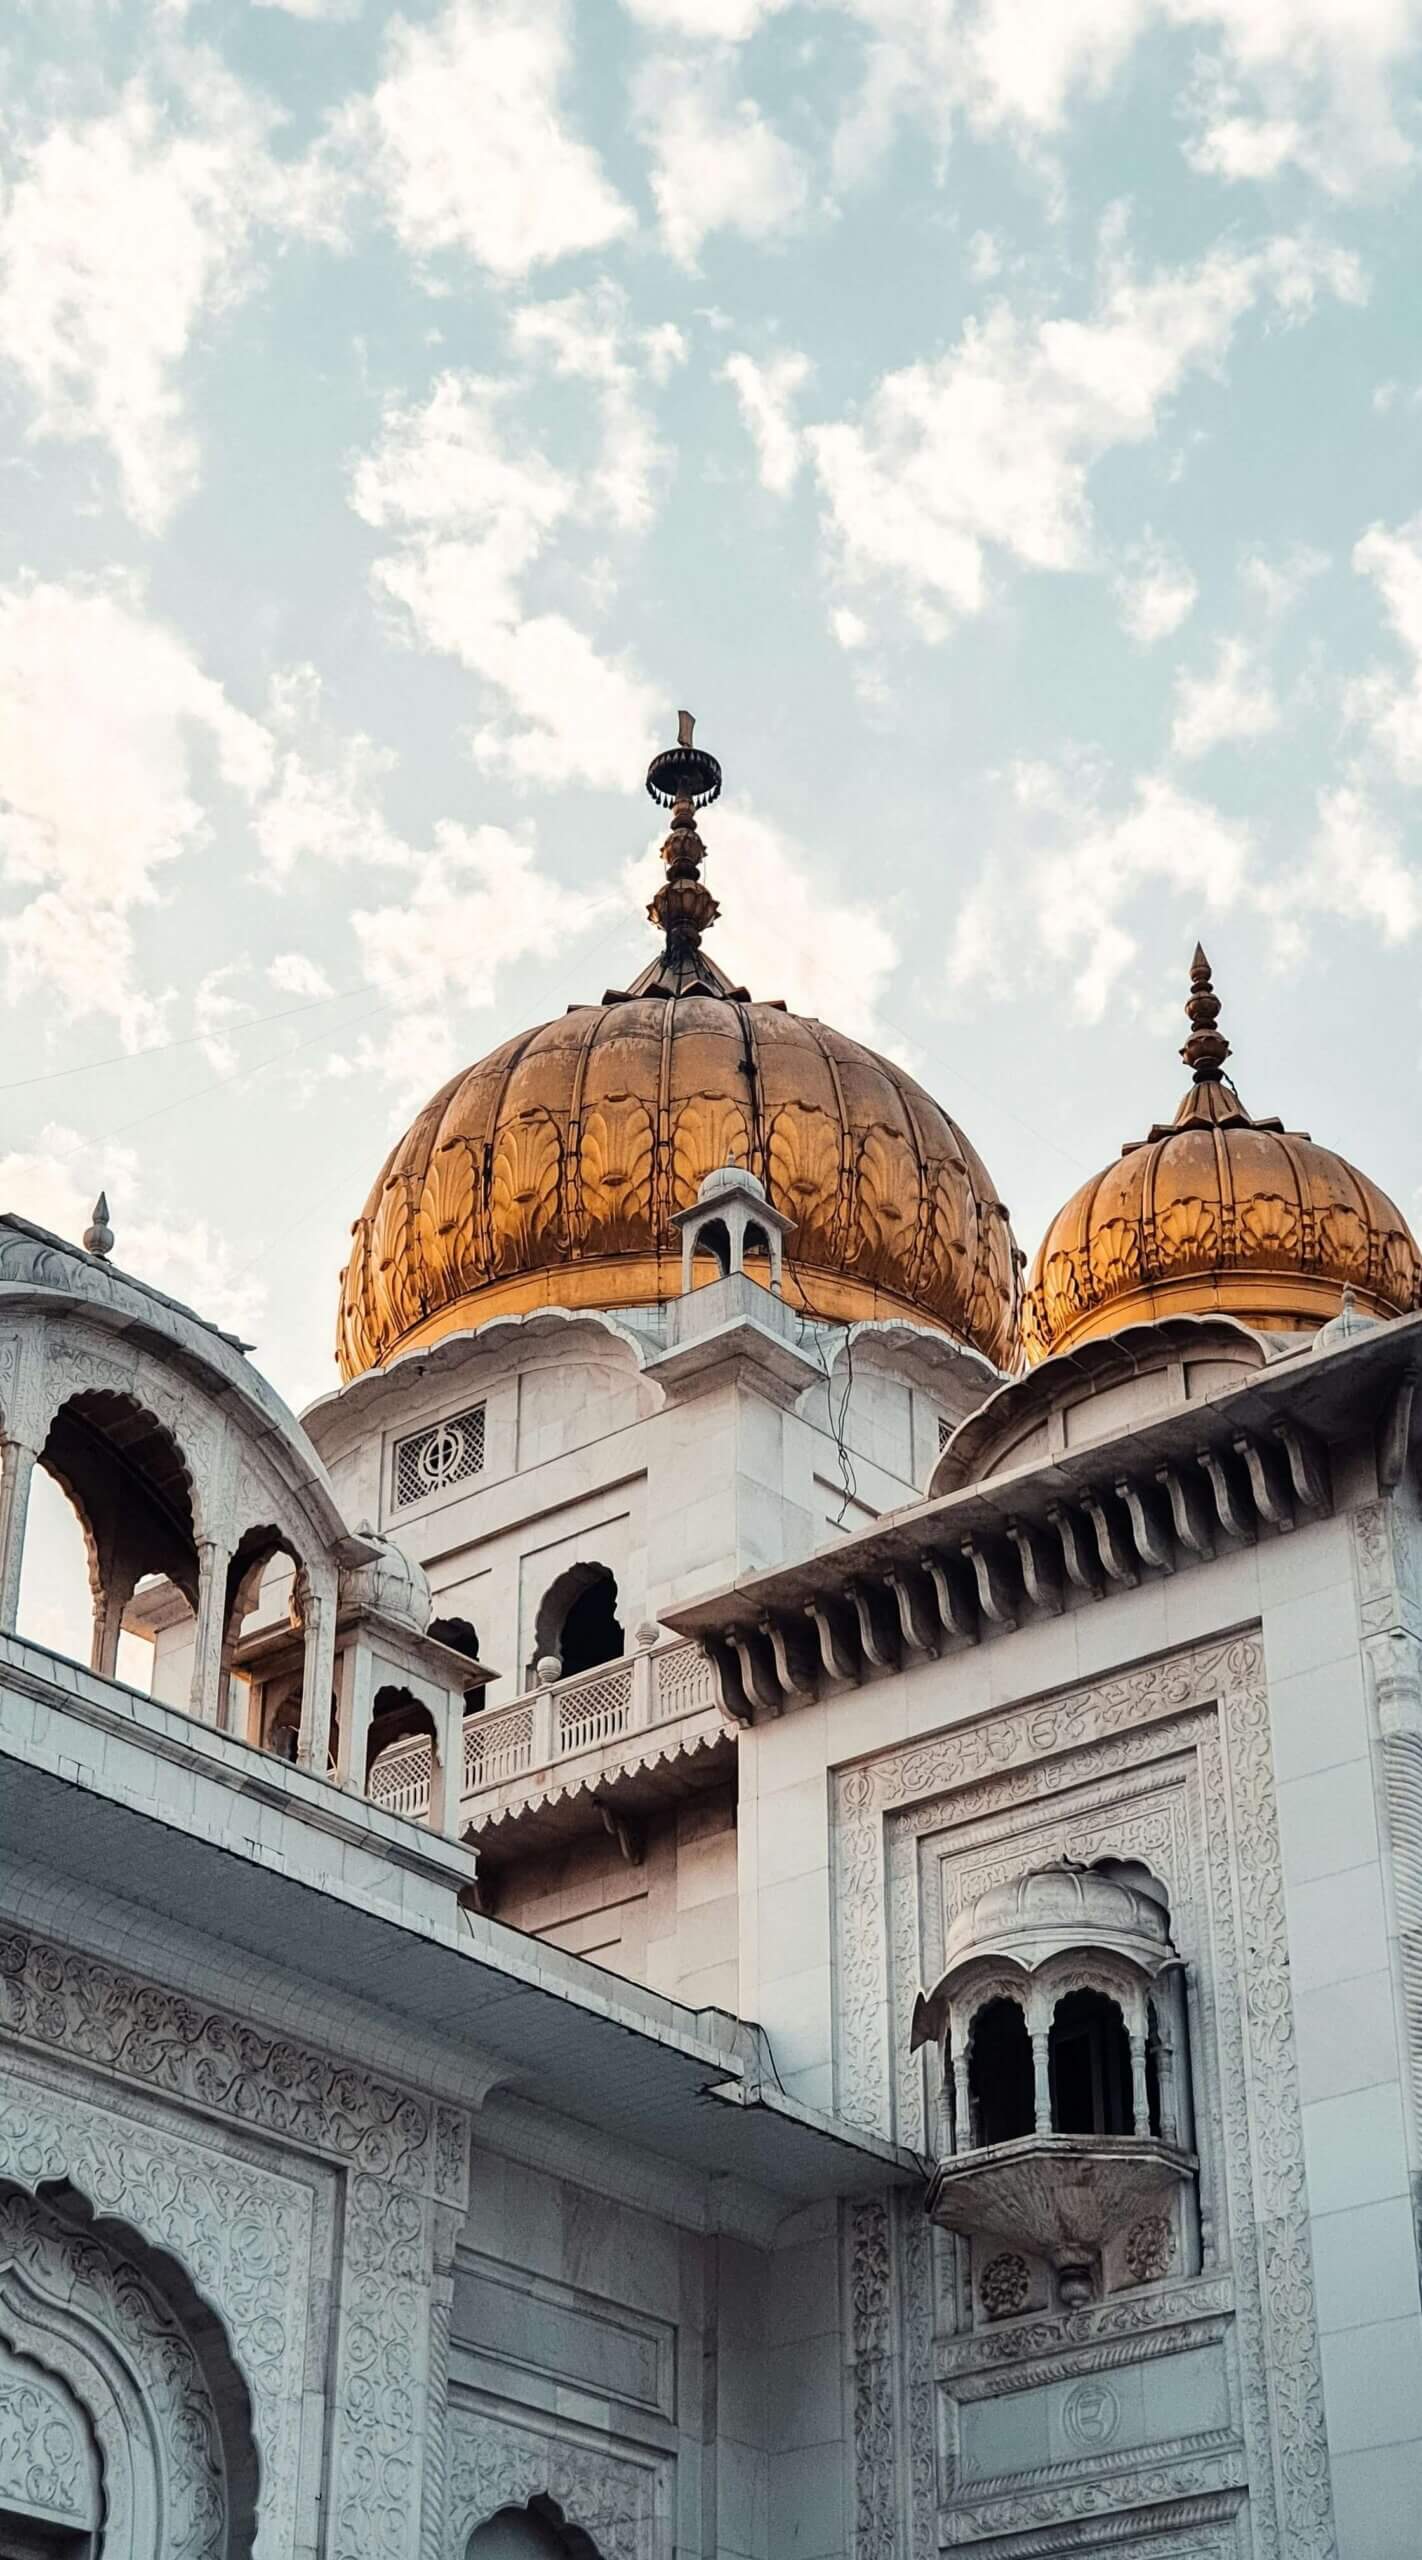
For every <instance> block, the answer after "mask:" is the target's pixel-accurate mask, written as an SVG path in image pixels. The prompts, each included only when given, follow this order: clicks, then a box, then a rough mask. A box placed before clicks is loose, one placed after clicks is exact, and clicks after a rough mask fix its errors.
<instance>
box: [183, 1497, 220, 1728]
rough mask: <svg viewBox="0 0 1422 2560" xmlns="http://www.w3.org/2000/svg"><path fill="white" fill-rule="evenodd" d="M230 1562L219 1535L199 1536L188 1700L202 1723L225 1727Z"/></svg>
mask: <svg viewBox="0 0 1422 2560" xmlns="http://www.w3.org/2000/svg"><path fill="white" fill-rule="evenodd" d="M229 1562H230V1558H229V1556H228V1552H227V1549H226V1547H225V1546H222V1545H221V1544H220V1543H219V1542H218V1540H217V1539H216V1538H202V1539H200V1540H199V1542H198V1599H197V1626H196V1629H195V1631H194V1636H193V1682H192V1691H191V1694H190V1698H189V1704H190V1706H191V1708H192V1712H193V1714H194V1715H195V1716H196V1718H197V1720H198V1722H199V1724H215V1725H221V1726H223V1727H225V1726H226V1723H227V1682H226V1679H225V1678H224V1673H223V1659H222V1656H223V1643H224V1638H225V1636H226V1632H227V1628H226V1618H227V1568H228V1564H229Z"/></svg>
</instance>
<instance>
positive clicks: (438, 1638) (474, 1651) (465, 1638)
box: [425, 1618, 479, 1662]
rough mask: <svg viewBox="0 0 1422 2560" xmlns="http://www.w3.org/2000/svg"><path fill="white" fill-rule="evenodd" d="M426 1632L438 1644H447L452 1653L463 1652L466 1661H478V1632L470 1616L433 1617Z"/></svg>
mask: <svg viewBox="0 0 1422 2560" xmlns="http://www.w3.org/2000/svg"><path fill="white" fill-rule="evenodd" d="M425 1632H426V1634H427V1635H432V1636H433V1637H434V1640H435V1643H436V1644H447V1645H448V1647H449V1649H450V1652H451V1653H462V1654H463V1656H464V1658H465V1660H466V1662H477V1661H478V1659H479V1637H478V1632H477V1630H476V1628H475V1627H474V1626H473V1625H472V1623H471V1622H470V1620H469V1619H468V1618H431V1620H430V1623H429V1626H428V1627H427V1629H426V1631H425Z"/></svg>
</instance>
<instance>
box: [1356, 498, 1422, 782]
mask: <svg viewBox="0 0 1422 2560" xmlns="http://www.w3.org/2000/svg"><path fill="white" fill-rule="evenodd" d="M1353 566H1354V568H1355V569H1356V570H1357V571H1358V572H1359V574H1360V575H1361V576H1362V577H1365V578H1371V579H1372V580H1373V582H1374V584H1375V585H1376V587H1377V589H1378V593H1379V596H1380V598H1381V600H1382V606H1383V611H1384V613H1385V614H1386V616H1387V619H1388V621H1389V622H1390V623H1391V625H1392V628H1393V631H1394V633H1395V634H1396V636H1397V639H1398V641H1399V642H1400V644H1401V646H1402V649H1403V652H1404V654H1405V657H1406V659H1407V660H1408V661H1409V663H1408V664H1407V665H1406V666H1405V667H1404V669H1403V670H1402V671H1401V672H1400V673H1394V672H1393V671H1391V670H1389V669H1384V668H1378V669H1377V670H1376V671H1375V672H1374V673H1373V674H1372V675H1370V676H1365V677H1363V678H1361V679H1360V680H1359V681H1358V682H1357V683H1356V684H1354V685H1352V686H1350V688H1349V694H1348V709H1349V713H1350V715H1351V717H1352V718H1353V719H1355V720H1357V721H1361V722H1363V723H1365V724H1366V726H1367V727H1368V728H1369V729H1370V730H1371V731H1372V735H1373V738H1374V741H1375V743H1376V744H1377V745H1378V746H1379V747H1380V748H1381V749H1382V752H1383V753H1384V755H1385V756H1386V757H1387V758H1388V760H1389V762H1390V763H1391V764H1393V765H1394V766H1395V767H1396V770H1397V772H1398V774H1399V776H1400V777H1401V779H1402V780H1403V781H1404V782H1422V516H1413V517H1412V518H1411V520H1410V521H1409V522H1408V523H1406V524H1401V525H1384V524H1375V525H1371V526H1370V527H1369V529H1368V531H1367V532H1366V533H1365V534H1364V535H1363V537H1362V540H1361V541H1360V542H1359V543H1357V545H1356V546H1355V548H1354V552H1353Z"/></svg>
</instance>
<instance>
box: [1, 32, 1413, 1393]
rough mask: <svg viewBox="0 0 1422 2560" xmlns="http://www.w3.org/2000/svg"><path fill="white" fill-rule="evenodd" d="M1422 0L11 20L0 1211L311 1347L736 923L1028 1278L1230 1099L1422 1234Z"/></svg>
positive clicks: (773, 991)
mask: <svg viewBox="0 0 1422 2560" xmlns="http://www.w3.org/2000/svg"><path fill="white" fill-rule="evenodd" d="M1419 55H1422V0H1073V5H1071V6H1065V5H1063V0H621V5H618V0H581V6H578V7H574V6H571V5H569V6H563V5H560V4H559V0H408V5H407V6H405V7H404V8H392V7H390V6H388V5H387V0H186V5H185V4H184V0H9V5H8V6H7V7H6V9H5V10H4V12H3V26H2V27H0V464H3V477H0V870H2V871H3V890H0V970H3V974H4V982H5V991H6V997H7V1002H6V1005H5V1014H4V1031H3V1055H0V1087H2V1088H3V1105H4V1121H3V1130H2V1131H0V1154H2V1155H3V1164H0V1173H3V1181H0V1205H3V1206H5V1207H13V1208H14V1209H17V1210H19V1211H21V1212H24V1213H25V1214H27V1215H29V1216H31V1217H34V1218H36V1219H39V1220H41V1221H43V1222H45V1223H48V1224H51V1225H54V1226H57V1227H59V1228H61V1229H62V1230H64V1231H65V1232H67V1233H77V1232H78V1231H79V1230H80V1228H82V1225H83V1223H84V1219H85V1216H86V1213H87V1210H88V1206H89V1203H90V1200H91V1199H92V1196H93V1193H94V1190H95V1188H96V1187H97V1185H98V1183H99V1182H100V1181H103V1182H105V1183H106V1184H107V1187H108V1190H109V1195H110V1200H111V1204H112V1213H113V1221H114V1225H115V1227H116V1229H117V1232H118V1258H119V1259H120V1260H121V1261H124V1262H126V1263H128V1264H129V1265H130V1266H131V1267H132V1268H133V1269H135V1270H137V1271H139V1272H141V1273H143V1274H145V1275H146V1276H148V1277H150V1278H152V1279H154V1280H155V1281H158V1282H160V1283H161V1284H163V1285H165V1286H167V1287H170V1288H172V1289H174V1290H176V1291H177V1292H178V1293H179V1294H180V1295H182V1296H184V1297H187V1298H190V1299H191V1300H192V1301H193V1302H194V1303H195V1304H196V1305H198V1306H199V1307H200V1308H201V1309H203V1310H204V1311H205V1312H207V1313H209V1314H211V1315H213V1316H215V1317H216V1318H218V1319H219V1320H221V1321H224V1322H227V1323H232V1324H235V1325H237V1326H239V1327H240V1328H241V1329H242V1330H243V1331H244V1332H246V1333H247V1334H248V1335H250V1336H251V1337H252V1338H253V1339H254V1340H255V1341H256V1342H257V1343H258V1345H259V1356H260V1357H261V1359H262V1361H263V1364H264V1365H265V1366H266V1367H267V1369H268V1370H269V1371H270V1373H271V1374H272V1376H273V1377H274V1378H275V1380H276V1382H277V1383H278V1385H279V1386H280V1387H281V1388H282V1389H283V1390H284V1392H285V1393H287V1394H288V1395H289V1396H290V1397H291V1398H292V1400H293V1401H294V1402H297V1403H300V1402H302V1401H304V1400H305V1399H307V1398H308V1397H310V1396H311V1395H312V1394H314V1393H317V1392H319V1391H320V1390H322V1389H323V1388H324V1387H325V1386H326V1385H327V1384H328V1383H330V1380H331V1375H332V1372H331V1366H330V1363H331V1349H330V1345H331V1338H332V1331H333V1323H334V1314H335V1305H336V1279H337V1273H338V1270H339V1267H340V1264H341V1261H342V1259H343V1253H344V1245H345V1238H346V1232H347V1229H348V1226H349V1222H350V1219H351V1218H352V1216H353V1215H354V1213H355V1212H356V1210H357V1209H358V1208H359V1206H360V1203H361V1201H362V1198H363V1196H364V1194H365V1191H366V1189H367V1186H368V1184H369V1181H370V1179H371V1177H372V1175H373V1174H374V1172H375V1170H376V1167H377V1166H378V1164H379V1162H380V1159H381V1157H382V1155H383V1153H384V1151H385V1149H386V1147H387V1145H388V1144H389V1142H390V1140H391V1138H392V1137H393V1136H394V1135H395V1133H396V1132H397V1131H398V1129H399V1128H400V1127H401V1126H402V1125H403V1123H404V1121H405V1120H406V1119H407V1118H408V1117H409V1116H410V1114H411V1112H412V1111H413V1109H414V1107H415V1106H416V1105H417V1104H418V1103H419V1102H420V1101H421V1100H422V1099H423V1098H424V1096H425V1095H426V1094H427V1093H428V1092H429V1091H430V1090H431V1089H432V1088H433V1087H434V1086H435V1085H436V1084H437V1083H438V1082H439V1081H440V1080H441V1079H442V1078H443V1077H444V1076H445V1075H446V1074H447V1073H448V1072H450V1071H451V1070H452V1069H453V1068H454V1067H455V1066H457V1065H458V1064H459V1063H460V1062H462V1061H464V1060H467V1059H470V1058H473V1057H476V1056H478V1055H479V1054H480V1053H481V1052H482V1051H483V1050H484V1049H485V1048H487V1047H488V1046H490V1045H491V1044H492V1043H494V1042H495V1041H496V1040H498V1039H500V1038H502V1037H503V1036H504V1035H505V1034H506V1033H507V1032H509V1031H511V1030H513V1029H515V1028H517V1027H519V1026H521V1025H523V1024H525V1023H528V1022H530V1021H535V1020H538V1019H540V1018H542V1017H543V1016H545V1015H547V1014H552V1013H556V1012H558V1011H560V1010H561V1009H562V1008H563V1006H564V1005H565V1004H566V1003H567V1002H568V1001H570V1000H571V999H573V998H575V997H582V998H588V997H596V996H597V995H598V994H599V993H600V992H601V990H602V988H603V987H604V986H605V985H608V984H610V983H619V982H622V981H624V980H625V978H626V976H627V974H628V973H629V972H630V971H631V970H632V969H633V968H635V967H636V966H637V965H638V962H639V960H640V959H641V958H642V957H643V956H644V954H645V951H646V949H647V947H648V945H647V928H646V926H645V924H644V923H643V922H642V921H641V916H640V907H641V903H642V902H643V901H644V900H645V897H646V895H647V891H648V888H649V886H650V885H651V884H650V880H649V877H648V873H647V853H648V846H649V843H650V841H651V840H652V836H653V829H654V821H653V817H652V813H651V811H650V808H649V804H648V803H647V802H646V800H645V799H644V798H642V796H641V776H642V769H643V766H644V764H645V761H646V758H647V756H648V753H649V752H650V750H651V749H652V748H653V747H654V746H655V745H656V744H658V743H662V742H665V741H666V740H667V739H668V738H669V737H670V736H671V735H672V734H673V722H674V714H675V710H676V707H677V706H678V705H679V704H681V703H688V704H690V706H691V707H692V708H693V709H694V710H695V711H696V712H697V714H698V716H699V723H700V734H701V736H702V737H703V738H704V739H705V741H706V743H707V744H708V745H710V746H712V747H713V748H714V749H715V750H716V752H717V753H718V754H719V755H720V756H721V758H722V761H723V763H724V766H725V769H726V775H727V796H726V799H725V801H724V802H723V804H722V806H721V807H720V808H719V809H718V810H717V811H716V812H715V813H714V815H713V817H712V819H711V820H710V821H709V822H708V825H707V831H706V832H707V838H708V843H709V846H710V850H711V857H712V861H711V873H710V877H711V882H712V885H713V887H714V888H715V889H716V891H717V893H718V895H719V896H720V898H721V900H722V903H723V906H724V909H725V920H724V923H723V925H722V927H721V928H720V931H719V934H718V936H717V941H716V948H717V951H718V954H719V956H720V957H721V958H722V959H723V961H724V962H725V963H726V965H727V966H729V967H730V968H731V969H732V970H733V971H736V972H738V973H742V974H744V975H745V976H746V977H747V978H748V979H749V981H750V983H751V985H752V986H753V988H754V989H755V990H756V992H757V993H759V994H762V995H766V996H785V997H787V998H788V999H789V1000H790V1001H791V1002H792V1003H793V1004H796V1005H799V1006H802V1007H804V1008H807V1009H810V1010H814V1011H818V1012H820V1013H822V1014H824V1015H826V1016H828V1017H829V1018H831V1019H833V1020H836V1021H838V1022H839V1023H840V1024H841V1025H842V1026H843V1027H845V1028H846V1029H850V1030H853V1031H856V1032H860V1033H863V1034H866V1035H867V1036H869V1037H870V1038H872V1039H874V1040H876V1041H878V1042H880V1043H881V1044H882V1045H884V1046H886V1047H888V1048H891V1049H892V1050H893V1051H894V1053H895V1054H896V1055H898V1056H900V1057H902V1058H904V1059H905V1060H906V1061H907V1062H908V1063H909V1064H910V1065H911V1066H912V1067H913V1068H914V1069H915V1071H916V1072H917V1073H918V1074H919V1075H920V1077H921V1078H922V1079H923V1080H924V1081H925V1082H926V1083H927V1084H929V1085H930V1086H931V1087H932V1088H933V1089H934V1090H935V1091H936V1092H938V1093H939V1094H940V1095H941V1096H942V1098H943V1099H944V1100H945V1101H946V1102H947V1104H948V1105H949V1107H950V1108H951V1109H952V1110H953V1111H954V1112H955V1113H956V1114H957V1116H958V1117H959V1118H960V1119H961V1120H962V1121H963V1122H964V1123H965V1125H966V1127H967V1128H968V1130H969V1131H970V1133H971V1134H972V1136H973V1137H974V1138H975V1140H976V1141H977V1143H978V1144H979V1146H980V1147H981V1149H982V1151H983V1153H984V1154H985V1156H986V1158H987V1160H988V1162H989V1164H990V1166H991V1168H992V1171H993V1173H994V1175H995V1177H996V1179H997V1181H998V1183H999V1185H1000V1187H1001V1189H1002V1190H1003V1192H1004V1194H1005V1196H1006V1198H1007V1199H1008V1200H1009V1202H1010V1203H1011V1205H1012V1208H1013V1211H1014V1214H1015V1217H1016V1221H1017V1226H1018V1231H1019V1234H1020V1235H1021V1237H1022V1239H1023V1241H1024V1243H1025V1244H1027V1245H1028V1246H1029V1248H1030V1246H1031V1245H1032V1244H1033V1243H1035V1241H1036V1238H1037V1236H1038V1234H1039V1233H1040V1230H1041V1228H1042V1226H1043V1224H1044V1223H1045V1220H1046V1218H1047V1216H1048V1215H1049V1214H1050V1212H1051V1210H1052V1209H1053V1207H1054V1206H1055V1205H1056V1204H1057V1202H1058V1201H1059V1200H1060V1199H1061V1198H1062V1197H1063V1196H1064V1195H1065V1194H1066V1192H1067V1191H1068V1190H1070V1189H1071V1188H1072V1187H1074V1185H1075V1183H1076V1182H1077V1181H1078V1180H1079V1179H1081V1178H1082V1177H1083V1176H1084V1175H1085V1174H1086V1173H1088V1172H1090V1171H1091V1170H1093V1169H1094V1167H1095V1166H1096V1165H1098V1164H1099V1163H1100V1162H1101V1161H1102V1160H1103V1159H1104V1158H1105V1157H1106V1156H1107V1155H1109V1154H1111V1153H1113V1152H1114V1151H1115V1149H1116V1147H1117V1145H1118V1144H1119V1142H1120V1141H1121V1140H1122V1139H1123V1138H1125V1137H1127V1136H1131V1135H1135V1134H1138V1133H1139V1132H1141V1131H1142V1130H1143V1129H1144V1128H1145V1127H1146V1126H1147V1125H1148V1123H1149V1122H1150V1121H1151V1120H1152V1119H1154V1118H1156V1117H1159V1116H1162V1115H1164V1114H1167V1113H1168V1112H1169V1110H1170V1109H1171V1108H1172V1107H1173V1104H1174V1101H1175V1099H1176V1096H1177V1093H1178V1090H1179V1088H1180V1086H1181V1083H1182V1081H1183V1076H1182V1070H1181V1069H1180V1067H1179V1064H1178V1061H1177V1060H1176V1057H1175V1054H1174V1052H1175V1049H1176V1047H1177V1046H1178V1042H1179V1039H1180V1037H1181V1035H1182V1033H1183V1030H1184V1024H1183V1021H1182V1019H1181V1017H1180V1013H1179V1006H1180V1002H1181V1000H1182V998H1183V995H1184V992H1185V971H1186V966H1187V963H1188V959H1189V954H1190V950H1191V947H1192V945H1193V943H1194V941H1195V938H1196V936H1197V934H1202V935H1203V936H1204V938H1205V940H1206V942H1207V945H1208V947H1209V949H1210V952H1211V955H1212V957H1213V959H1214V962H1215V970H1216V978H1217V982H1218V983H1219V985H1220V987H1221V990H1222V993H1223V995H1224V998H1225V1005H1226V1012H1225V1028H1226V1029H1227V1030H1228V1031H1229V1032H1230V1033H1231V1035H1232V1037H1233V1039H1234V1043H1235V1052H1236V1054H1235V1061H1234V1063H1235V1066H1236V1068H1237V1071H1238V1075H1239V1081H1240V1084H1241V1087H1242V1090H1243V1092H1244V1094H1245V1098H1246V1100H1247V1101H1249V1102H1250V1103H1251V1104H1252V1105H1253V1107H1255V1108H1256V1109H1259V1110H1261V1111H1266V1110H1278V1111H1280V1112H1282V1113H1283V1115H1284V1117H1285V1119H1286V1120H1287V1121H1288V1122H1289V1123H1290V1125H1292V1126H1295V1127H1304V1128H1311V1129H1312V1130H1313V1131H1314V1133H1315V1134H1316V1135H1318V1136H1320V1137H1324V1138H1327V1139H1330V1140H1332V1141H1334V1142H1337V1143H1340V1144H1341V1145H1342V1146H1344V1147H1345V1148H1346V1149H1351V1150H1353V1151H1355V1152H1356V1153H1357V1154H1359V1155H1360V1156H1361V1157H1362V1158H1363V1160H1364V1161H1365V1162H1366V1164H1367V1165H1368V1168H1369V1170H1370V1171H1372V1172H1373V1173H1374V1174H1375V1175H1376V1176H1377V1177H1378V1178H1379V1179H1380V1180H1381V1181H1383V1182H1384V1183H1385V1184H1386V1185H1388V1186H1389V1187H1390V1188H1391V1189H1392V1190H1393V1191H1394V1192H1395V1193H1396V1194H1397V1196H1398V1197H1399V1199H1400V1200H1401V1201H1402V1202H1403V1204H1404V1206H1405V1207H1406V1208H1407V1209H1408V1211H1409V1213H1410V1214H1411V1215H1412V1216H1413V1217H1414V1218H1416V1217H1418V1216H1419V1214H1422V1149H1420V1148H1419V1144H1418V1140H1417V1136H1416V1129H1417V1122H1418V1102H1419V1069H1420V1068H1422V1020H1419V1002H1418V946H1419V927H1422V872H1419V866H1418V861H1417V853H1416V845H1417V811H1418V805H1419V804H1418V793H1419V786H1422V514H1418V513H1417V509H1418V507H1419V504H1422V475H1419V469H1418V462H1419V454H1422V339H1420V338H1419V320H1418V310H1419V305H1418V289H1417V280H1416V271H1417V212H1418V201H1419V172H1420V171H1422V158H1420V157H1419V154H1420V153H1422V117H1419V115H1418V111H1417V103H1416V90H1417V73H1418V63H1419Z"/></svg>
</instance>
